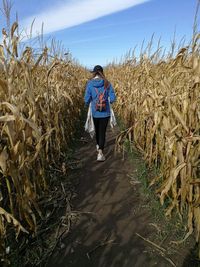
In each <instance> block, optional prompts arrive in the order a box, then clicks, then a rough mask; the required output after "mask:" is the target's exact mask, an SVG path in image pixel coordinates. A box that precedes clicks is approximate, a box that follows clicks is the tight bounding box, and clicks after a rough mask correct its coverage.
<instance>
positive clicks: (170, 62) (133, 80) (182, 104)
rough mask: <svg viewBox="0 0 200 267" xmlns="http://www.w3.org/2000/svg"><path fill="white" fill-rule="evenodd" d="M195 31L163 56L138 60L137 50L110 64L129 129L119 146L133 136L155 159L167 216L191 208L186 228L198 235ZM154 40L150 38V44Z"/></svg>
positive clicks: (199, 93) (199, 118) (199, 91)
mask: <svg viewBox="0 0 200 267" xmlns="http://www.w3.org/2000/svg"><path fill="white" fill-rule="evenodd" d="M199 38H200V35H199V34H196V35H195V36H194V38H193V41H192V43H191V45H189V46H187V47H183V48H181V49H179V52H178V53H177V55H176V56H175V57H172V53H171V54H169V55H168V56H167V57H165V58H163V57H162V56H160V55H161V53H160V48H159V47H158V50H157V52H155V53H154V54H152V55H148V56H147V55H146V51H145V52H141V55H140V58H139V60H137V59H136V57H135V56H134V55H133V56H131V57H129V58H127V59H126V60H125V61H124V62H123V63H121V64H118V65H116V64H111V65H110V66H109V69H108V77H109V79H110V80H112V81H113V83H114V88H115V89H116V91H117V98H118V101H117V103H116V106H115V110H116V112H117V114H118V115H119V116H120V117H121V118H122V121H123V122H124V123H125V126H126V128H127V130H125V131H123V132H122V133H121V134H120V135H119V136H118V138H117V145H118V146H119V147H121V146H122V145H123V142H124V141H125V140H127V139H128V140H129V141H130V142H131V143H132V144H133V145H135V146H136V147H137V148H138V149H139V150H140V151H141V152H142V153H143V155H144V158H145V160H146V162H147V163H148V165H150V166H151V165H155V166H156V167H158V168H159V170H160V175H158V176H157V177H155V178H154V179H153V180H152V181H151V184H150V185H151V186H152V185H155V184H157V185H158V187H159V188H158V190H157V193H158V194H159V198H160V202H161V204H162V205H163V204H164V202H165V201H167V203H169V204H168V207H167V209H166V216H170V215H171V213H172V212H173V211H176V212H177V213H178V215H179V217H180V218H181V219H182V217H183V214H184V212H186V213H187V226H188V233H187V235H186V236H185V238H184V240H185V239H186V238H187V237H188V236H189V235H190V234H191V233H193V231H194V230H195V237H196V241H197V242H199V241H200V207H199V205H200V176H199V175H200V169H199V168H200V54H199ZM151 45H152V44H151V43H150V44H149V46H151Z"/></svg>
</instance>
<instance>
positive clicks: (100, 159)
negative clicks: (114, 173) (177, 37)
mask: <svg viewBox="0 0 200 267" xmlns="http://www.w3.org/2000/svg"><path fill="white" fill-rule="evenodd" d="M105 159H106V158H105V156H104V154H101V153H98V155H97V161H105Z"/></svg>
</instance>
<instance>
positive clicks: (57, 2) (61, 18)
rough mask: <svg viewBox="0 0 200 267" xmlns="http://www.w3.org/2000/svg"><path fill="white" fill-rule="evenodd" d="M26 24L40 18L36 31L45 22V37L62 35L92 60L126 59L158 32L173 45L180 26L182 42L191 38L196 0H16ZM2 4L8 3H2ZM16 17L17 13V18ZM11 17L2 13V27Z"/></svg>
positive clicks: (87, 63)
mask: <svg viewBox="0 0 200 267" xmlns="http://www.w3.org/2000/svg"><path fill="white" fill-rule="evenodd" d="M13 3H14V6H13V9H12V14H13V17H14V14H15V13H16V11H17V12H18V17H19V21H20V24H21V27H23V28H26V29H28V28H29V27H30V24H31V21H32V20H33V19H34V18H36V20H35V23H34V28H33V34H34V33H36V32H39V31H40V29H41V24H42V22H44V33H45V38H47V39H49V38H50V37H51V38H52V37H54V38H56V40H59V41H61V42H62V44H63V46H64V47H66V49H69V50H70V52H71V53H72V55H73V56H74V57H75V58H77V60H78V61H79V62H80V63H81V64H83V65H85V66H87V67H92V66H93V65H96V64H101V65H105V64H107V63H109V62H111V61H112V60H113V59H117V60H120V58H121V57H122V56H123V55H125V54H126V53H127V52H128V51H129V50H130V49H131V48H134V47H135V46H136V45H137V48H136V53H138V51H139V50H140V47H141V44H142V42H143V40H145V42H146V43H147V42H148V41H149V40H150V38H151V36H152V34H153V33H154V35H155V44H156V41H157V40H158V39H159V38H160V37H161V44H162V46H163V47H165V48H168V47H169V46H170V42H171V40H172V39H173V35H174V31H175V29H176V40H177V43H178V42H179V41H180V40H181V38H182V37H185V39H186V41H189V40H190V39H191V35H192V25H193V19H194V13H195V8H196V5H197V1H196V0H101V1H99V0H28V1H21V0H13ZM1 6H2V5H1ZM13 20H14V18H13ZM4 25H5V19H4V18H3V17H2V16H1V17H0V27H1V28H2V27H3V26H4Z"/></svg>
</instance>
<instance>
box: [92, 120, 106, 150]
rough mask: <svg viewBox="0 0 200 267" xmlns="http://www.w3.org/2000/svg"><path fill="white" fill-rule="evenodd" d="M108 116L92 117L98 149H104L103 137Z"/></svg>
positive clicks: (104, 136)
mask: <svg viewBox="0 0 200 267" xmlns="http://www.w3.org/2000/svg"><path fill="white" fill-rule="evenodd" d="M109 118H110V117H106V118H93V119H94V126H95V133H96V141H97V145H99V149H101V150H103V149H104V144H105V138H106V128H107V125H108V121H109Z"/></svg>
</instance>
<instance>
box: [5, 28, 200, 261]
mask: <svg viewBox="0 0 200 267" xmlns="http://www.w3.org/2000/svg"><path fill="white" fill-rule="evenodd" d="M17 28H18V24H17V23H14V24H13V25H12V28H11V31H10V33H7V32H6V31H5V30H3V32H2V33H3V46H0V133H1V139H0V177H1V182H0V253H1V256H2V258H3V257H5V249H6V242H5V240H6V237H7V234H8V232H9V231H11V230H13V229H14V230H15V235H16V238H18V237H19V235H21V234H22V233H23V234H25V235H30V234H31V235H32V236H34V235H35V236H36V235H37V229H38V221H39V220H40V219H42V218H43V216H44V214H43V212H42V207H41V205H40V204H38V203H39V200H40V199H41V198H42V197H44V196H46V195H47V194H46V192H48V187H49V184H50V181H49V180H48V175H47V172H46V170H47V168H48V166H49V165H50V164H52V163H56V162H57V161H58V159H59V158H60V156H61V154H62V153H63V151H64V150H67V148H68V147H69V146H70V142H71V139H72V137H73V134H74V132H75V130H76V129H75V122H76V121H77V120H78V118H79V117H80V114H81V112H82V110H83V91H84V89H85V88H84V87H85V82H86V80H87V78H88V77H87V75H88V74H87V72H86V71H85V69H84V68H82V67H80V66H79V65H77V64H74V63H73V62H65V61H64V60H61V59H58V58H56V57H55V58H51V57H49V53H48V48H45V49H44V50H43V52H42V53H41V55H39V56H35V55H34V50H33V49H32V48H31V47H26V48H25V49H24V50H23V51H18V50H19V39H18V36H17V34H16V31H17ZM199 39H200V35H199V34H196V35H195V36H194V37H193V40H192V43H191V45H189V46H187V47H183V48H180V50H179V52H178V53H177V55H176V56H175V57H173V55H172V54H173V53H171V54H169V55H168V57H165V58H163V57H162V56H161V53H160V48H158V50H157V51H156V52H155V53H154V54H152V55H150V54H149V55H148V56H146V54H145V53H141V55H140V59H139V60H137V59H136V57H135V56H134V55H133V56H131V57H130V58H129V59H127V60H125V61H124V62H123V63H120V64H111V65H109V66H108V68H107V70H106V72H107V76H108V78H109V80H110V81H111V82H112V84H113V86H114V88H115V90H116V93H117V99H118V100H117V103H116V104H115V111H116V114H117V115H118V116H119V117H120V118H121V119H122V121H123V123H124V124H125V126H126V130H125V131H123V132H122V133H121V134H120V135H119V136H118V138H117V145H118V146H119V147H121V146H123V143H124V141H125V140H127V139H128V140H129V141H130V142H131V144H132V145H134V146H136V147H137V148H138V149H139V150H140V151H141V152H142V153H143V155H144V158H145V160H146V162H147V163H148V165H149V166H151V165H154V166H156V167H157V168H159V173H160V174H159V175H158V176H156V177H155V178H154V179H153V180H152V181H151V183H150V185H151V186H153V185H155V184H156V185H158V189H157V192H156V193H157V194H158V195H159V198H160V201H161V204H162V205H163V204H164V202H166V201H167V203H169V204H168V207H167V209H166V216H170V215H171V213H172V212H173V211H176V212H177V213H178V214H179V217H180V219H182V217H183V214H184V213H187V226H188V233H187V235H186V236H185V238H184V240H185V239H186V238H187V237H188V236H189V235H191V234H192V233H193V232H194V231H195V237H196V241H197V242H199V241H200V208H199V205H200V177H199V175H200V170H199V166H200V165H199V162H200V55H199ZM46 201H48V198H46ZM199 256H200V255H199Z"/></svg>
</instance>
